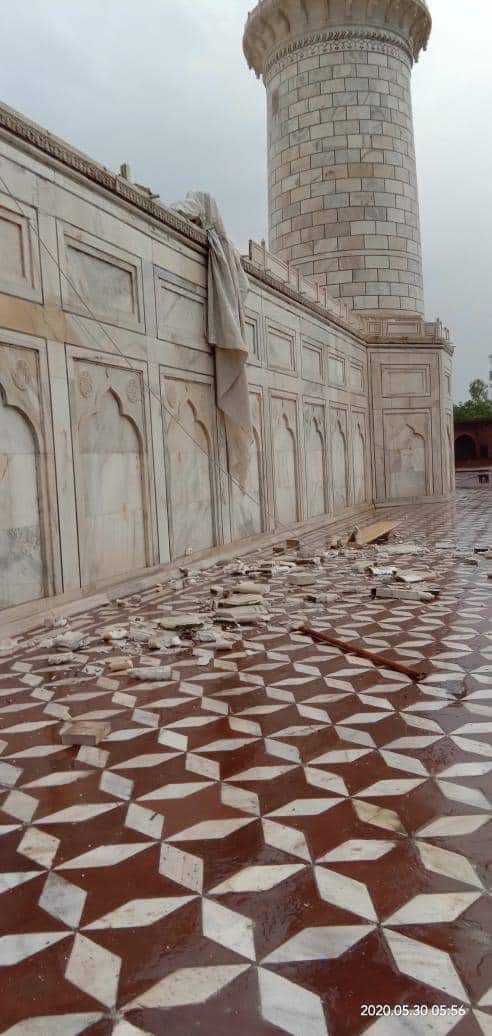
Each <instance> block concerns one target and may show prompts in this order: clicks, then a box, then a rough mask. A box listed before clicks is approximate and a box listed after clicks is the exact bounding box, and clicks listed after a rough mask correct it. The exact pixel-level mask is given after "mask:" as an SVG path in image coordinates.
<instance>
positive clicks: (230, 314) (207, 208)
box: [172, 191, 253, 487]
mask: <svg viewBox="0 0 492 1036" xmlns="http://www.w3.org/2000/svg"><path fill="white" fill-rule="evenodd" d="M172 208H173V209H174V210H175V211H176V212H179V213H180V214H181V215H182V216H185V217H186V219H189V220H191V221H192V222H193V223H197V224H198V225H199V226H201V227H202V228H203V230H205V231H206V233H207V237H208V245H209V251H208V314H207V338H208V341H209V343H210V345H212V346H213V347H214V350H215V370H216V384H217V406H218V408H219V410H221V411H222V413H223V414H224V419H225V427H226V435H227V448H228V453H229V470H230V473H231V475H232V476H233V478H234V479H236V480H237V481H238V482H239V484H240V485H241V486H242V487H245V485H246V482H247V477H248V468H249V460H250V451H251V443H252V441H253V436H252V428H251V411H250V403H249V392H248V378H247V374H246V363H247V360H248V347H247V345H246V340H245V323H244V302H245V299H246V295H247V294H248V291H249V281H248V278H247V276H246V274H245V272H244V270H243V266H242V263H241V257H240V255H239V252H238V251H237V250H236V248H235V247H234V245H233V244H232V242H231V241H230V240H229V238H228V237H227V234H226V230H225V226H224V223H223V221H222V217H221V215H220V212H219V209H218V206H217V203H216V202H215V200H214V198H212V197H211V195H210V194H206V193H204V192H202V191H189V192H188V194H187V195H186V198H185V200H184V201H181V202H177V203H176V204H174V205H173V206H172Z"/></svg>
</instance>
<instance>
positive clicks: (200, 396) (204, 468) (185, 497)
mask: <svg viewBox="0 0 492 1036" xmlns="http://www.w3.org/2000/svg"><path fill="white" fill-rule="evenodd" d="M162 398H163V402H164V407H165V409H164V413H163V419H164V429H165V449H166V457H167V467H168V502H169V511H170V525H171V544H172V556H173V557H174V558H179V557H182V556H183V555H184V554H185V552H186V550H187V549H188V548H191V549H192V550H193V551H201V550H206V549H208V548H210V547H213V546H214V544H215V542H216V505H215V490H214V486H215V481H214V469H213V462H214V457H215V441H216V430H215V420H216V418H215V404H214V400H213V396H212V385H211V383H210V382H209V381H203V382H202V381H191V380H188V379H187V380H186V381H185V380H181V379H178V378H164V376H163V378H162Z"/></svg>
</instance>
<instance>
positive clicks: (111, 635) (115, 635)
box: [101, 626, 128, 643]
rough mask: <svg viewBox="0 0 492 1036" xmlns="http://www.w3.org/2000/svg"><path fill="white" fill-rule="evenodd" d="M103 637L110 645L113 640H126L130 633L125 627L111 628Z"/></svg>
mask: <svg viewBox="0 0 492 1036" xmlns="http://www.w3.org/2000/svg"><path fill="white" fill-rule="evenodd" d="M101 636H102V639H103V640H105V641H106V642H107V643H110V642H111V641H112V640H126V638H127V637H128V631H127V630H126V629H125V628H124V626H110V627H109V628H108V629H105V630H103V631H102V633H101Z"/></svg>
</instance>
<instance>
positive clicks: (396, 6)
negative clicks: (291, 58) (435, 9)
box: [243, 0, 432, 76]
mask: <svg viewBox="0 0 492 1036" xmlns="http://www.w3.org/2000/svg"><path fill="white" fill-rule="evenodd" d="M431 26H432V20H431V16H430V13H429V9H428V7H427V3H426V0H259V3H258V4H257V6H256V7H255V8H254V10H253V11H251V13H250V14H249V16H248V20H247V22H246V28H245V32H244V40H243V47H244V53H245V55H246V60H247V62H248V64H249V66H250V68H254V70H255V72H256V74H257V75H258V76H260V75H265V74H266V72H267V70H268V67H269V65H270V63H271V61H272V58H273V55H274V54H275V53H276V52H278V51H279V49H280V48H282V47H286V46H289V45H290V44H292V43H293V42H294V41H296V40H298V39H301V40H302V39H306V38H307V37H308V36H310V35H311V33H313V32H314V33H327V32H328V33H334V34H335V36H334V37H333V40H334V41H335V39H336V35H337V34H338V36H339V39H340V40H343V39H345V40H348V39H356V38H359V39H365V40H368V41H370V40H371V37H373V42H376V43H377V42H385V41H386V36H387V35H388V34H389V35H393V36H394V41H393V42H395V44H396V45H397V46H400V48H402V49H403V50H404V51H405V52H406V53H407V54H408V56H409V58H410V60H411V61H417V60H418V56H419V53H420V51H421V50H422V49H424V50H425V48H426V47H427V43H428V40H429V36H430V31H431ZM374 34H376V37H375V38H374ZM381 34H382V37H381Z"/></svg>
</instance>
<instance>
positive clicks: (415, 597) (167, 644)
mask: <svg viewBox="0 0 492 1036" xmlns="http://www.w3.org/2000/svg"><path fill="white" fill-rule="evenodd" d="M397 525H398V523H391V522H390V523H388V522H386V523H381V522H380V523H377V524H376V525H374V526H369V527H368V528H367V529H366V530H364V529H355V530H354V531H353V532H352V534H351V535H349V536H345V537H335V538H334V539H331V540H330V542H329V543H328V545H327V549H325V550H323V549H321V550H320V548H319V542H318V543H317V544H316V547H315V549H313V547H312V546H310V544H309V541H308V542H304V543H303V544H300V542H299V540H298V539H297V538H296V537H290V538H289V539H288V540H287V541H286V542H285V544H276V545H275V546H274V547H273V548H272V553H271V557H270V558H265V557H264V556H263V557H259V556H255V555H254V554H253V555H252V556H251V557H250V558H249V559H248V558H246V559H240V560H239V559H238V560H235V561H232V562H230V563H228V564H220V563H218V564H217V565H216V566H214V570H213V574H214V575H215V579H217V572H220V577H219V578H220V581H214V582H211V583H210V586H209V587H208V593H209V597H208V601H207V598H206V596H205V598H203V595H202V599H201V603H200V604H199V605H198V610H195V611H184V610H183V612H180V611H179V610H178V609H177V608H176V605H175V602H173V603H172V604H171V603H167V601H168V600H169V601H170V600H171V593H173V594H174V593H175V591H176V590H177V589H180V588H184V587H187V586H189V585H193V584H199V583H203V579H207V578H210V575H208V576H207V573H203V575H202V574H201V573H198V572H194V571H193V570H191V569H182V570H181V578H180V579H179V580H176V579H172V580H169V581H168V582H167V583H165V584H163V583H160V584H158V586H156V587H153V588H152V589H151V590H149V591H148V592H147V594H146V597H145V605H146V608H147V609H148V605H149V598H150V595H152V602H154V601H155V603H153V605H152V609H153V610H152V615H151V617H150V618H149V616H148V614H145V615H134V614H130V610H131V609H133V608H135V607H137V608H138V607H139V605H140V604H141V603H142V597H141V596H140V595H134V596H131V597H129V598H125V599H122V598H118V599H117V600H115V601H112V602H109V603H108V606H107V607H109V608H110V609H112V612H113V613H114V609H115V608H116V607H117V608H119V609H120V615H122V621H120V623H119V624H116V625H106V626H102V628H101V629H100V631H99V634H98V637H99V644H100V648H99V649H98V650H99V652H100V653H101V655H100V660H96V661H95V663H94V662H91V664H89V663H88V656H87V655H84V654H83V649H84V648H86V647H87V646H88V644H91V645H94V643H97V641H98V638H97V637H96V638H95V637H88V636H86V635H85V633H84V632H83V629H72V628H70V625H69V622H68V620H67V618H66V617H65V616H63V615H57V616H54V615H53V614H51V615H50V616H49V617H48V619H47V620H45V623H44V625H45V627H50V628H51V629H52V630H53V631H54V635H52V636H51V637H48V638H46V636H44V637H41V638H39V637H38V640H37V643H38V646H39V647H42V648H46V649H47V650H48V651H49V652H53V653H49V654H48V655H47V665H48V670H47V671H48V672H49V670H50V669H52V673H53V675H52V677H51V679H55V675H54V674H56V673H58V672H59V673H60V675H62V673H63V670H64V669H65V668H66V669H70V672H71V674H72V675H71V679H74V676H73V671H74V669H75V670H76V671H77V672H78V673H80V675H79V676H76V677H75V679H76V681H77V682H80V681H81V680H83V679H84V677H85V676H94V675H96V676H98V677H99V679H100V680H101V685H102V683H103V682H104V681H106V683H110V682H111V677H113V678H114V677H117V678H125V677H126V678H128V679H131V680H132V681H134V683H132V684H131V685H130V686H131V687H132V691H134V690H136V691H138V689H139V686H141V687H142V688H143V686H144V685H145V684H147V683H167V682H169V681H172V680H179V679H181V680H182V679H183V678H185V679H187V678H190V679H192V677H193V672H196V667H210V666H211V667H212V669H213V670H217V671H224V672H228V671H229V672H234V671H236V670H237V665H236V663H235V662H234V660H233V659H234V649H236V650H238V649H239V650H242V651H244V650H245V649H246V650H248V648H247V641H245V640H243V639H242V638H243V637H244V635H245V631H246V630H247V628H250V629H254V630H257V629H259V628H260V629H261V627H262V626H265V625H266V624H267V623H268V622H269V621H270V620H271V619H272V613H273V615H274V614H275V613H276V612H277V613H278V606H279V603H281V600H282V597H283V595H284V594H285V593H287V594H288V595H289V599H290V600H291V601H295V602H298V604H299V611H298V612H296V615H295V616H294V617H293V618H292V619H291V620H290V621H289V624H288V626H289V629H296V630H304V629H307V625H306V623H307V620H306V615H305V614H303V613H302V607H303V605H306V607H307V608H308V611H309V612H310V613H311V614H312V610H313V606H314V607H315V608H317V609H319V617H320V619H323V609H324V608H325V607H326V606H327V605H334V604H336V602H337V600H338V599H340V598H341V597H342V595H343V596H345V595H347V594H349V595H350V594H352V595H359V597H360V595H361V593H362V594H365V593H369V595H370V596H372V597H373V598H375V599H377V598H380V599H383V600H386V601H388V600H395V602H397V604H398V605H400V604H401V602H413V603H415V602H417V603H420V604H425V605H430V604H432V602H433V601H434V600H435V599H436V598H437V597H438V596H439V593H440V587H439V585H436V583H437V582H438V579H439V558H440V557H442V556H443V555H444V554H446V555H447V556H449V554H452V556H453V558H455V559H456V560H459V561H461V562H462V563H463V564H467V565H471V566H473V567H475V566H481V565H483V566H484V568H485V572H486V576H487V578H488V579H492V566H490V565H489V563H490V562H491V561H492V547H490V546H489V545H486V546H477V547H475V550H474V553H473V554H470V553H469V552H468V551H466V552H465V551H461V550H460V549H459V548H458V547H457V546H456V545H455V544H453V543H448V542H441V543H439V544H437V545H435V546H434V547H433V550H432V552H431V551H430V550H429V548H427V547H426V546H425V544H423V543H405V542H400V541H397V540H396V535H395V529H396V527H397ZM390 535H391V536H392V537H393V539H392V542H388V537H389V536H390ZM381 539H383V541H384V542H382V543H381ZM431 553H432V558H431V561H432V569H431V567H430V561H429V556H430V555H431ZM340 559H342V560H343V561H344V569H343V579H341V578H340V575H341V569H340V566H339V563H338V562H339V560H340ZM410 559H411V562H412V566H411V567H410V564H409V562H410ZM435 570H437V571H435ZM350 571H351V572H352V578H351V576H350ZM212 578H213V576H212ZM279 584H280V585H279ZM196 600H200V598H199V597H198V598H197V599H196ZM193 604H195V601H193ZM123 609H128V612H129V615H128V619H127V621H126V622H125V619H124V617H123ZM171 609H173V610H171ZM74 625H76V623H75V622H74ZM67 627H68V628H67ZM310 629H311V631H313V628H312V627H310ZM58 630H63V632H57V631H58ZM314 632H315V631H314ZM113 645H117V647H118V651H119V653H118V654H115V653H114V652H113V653H111V647H112V646H113ZM16 647H17V641H15V640H13V639H12V640H9V639H7V640H4V641H2V642H0V655H6V654H10V653H12V652H13V651H15V649H16ZM352 647H353V645H352ZM145 651H147V652H149V654H148V655H147V654H145ZM225 653H227V654H228V655H229V657H230V659H231V660H230V661H229V660H228V659H227V658H224V657H222V655H224V654H225ZM251 653H253V648H252V649H251ZM105 673H106V675H104V674H105ZM66 713H67V714H66V715H65V716H64V717H63V718H66V720H67V722H66V723H65V725H64V727H63V729H62V733H61V738H62V741H63V743H64V744H67V745H97V744H99V742H100V741H102V740H104V738H105V737H107V736H108V734H109V733H110V730H111V727H110V724H109V723H106V722H96V721H77V722H75V721H74V722H72V721H71V720H70V715H69V713H68V710H66Z"/></svg>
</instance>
